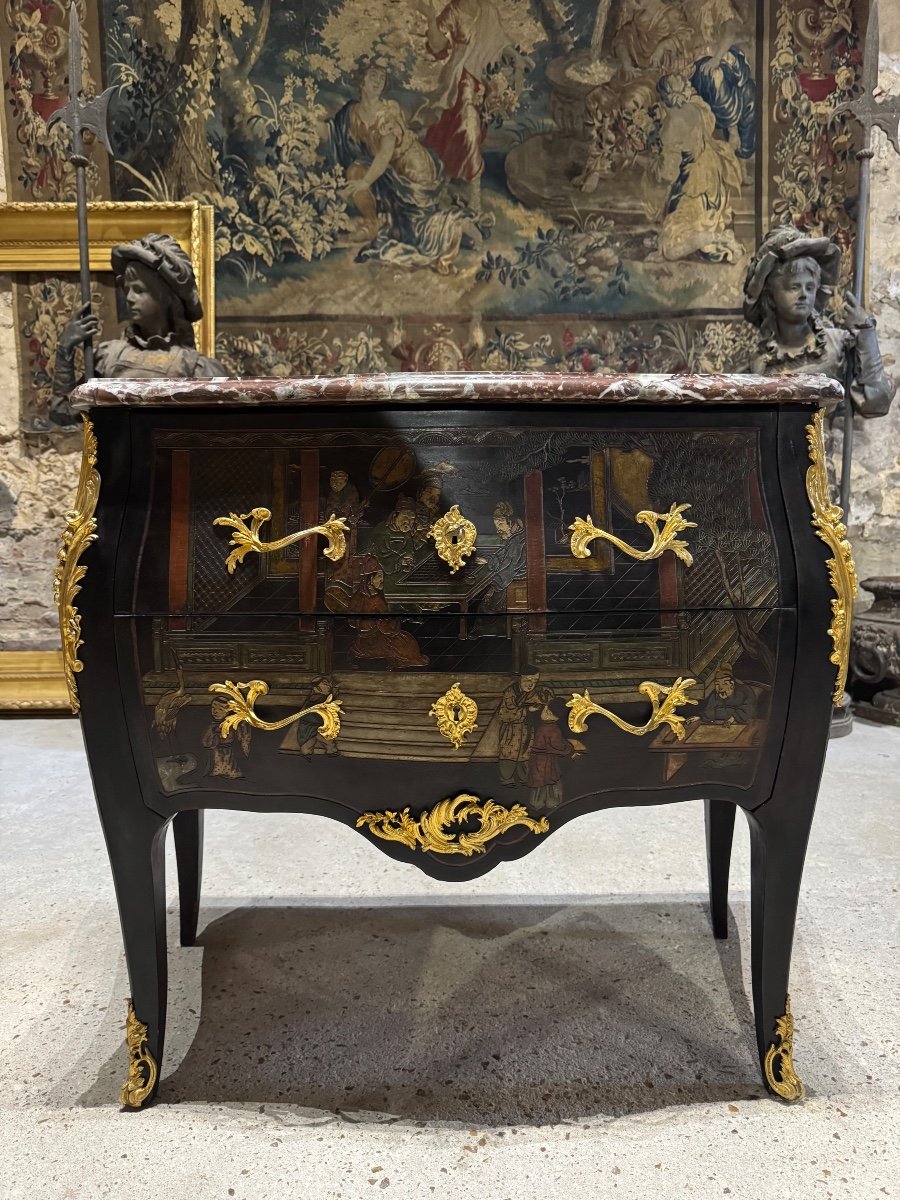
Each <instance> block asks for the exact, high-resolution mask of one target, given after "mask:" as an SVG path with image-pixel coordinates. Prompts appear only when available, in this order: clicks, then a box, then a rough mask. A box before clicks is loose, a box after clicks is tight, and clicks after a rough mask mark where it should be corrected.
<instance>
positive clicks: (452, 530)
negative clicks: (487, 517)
mask: <svg viewBox="0 0 900 1200" xmlns="http://www.w3.org/2000/svg"><path fill="white" fill-rule="evenodd" d="M477 533H478V531H477V529H476V528H475V526H474V525H473V524H472V522H471V521H470V520H468V518H466V517H464V516H463V515H462V513H461V512H460V511H459V505H458V504H454V505H453V507H452V508H451V509H450V511H449V512H447V513H445V514H444V515H443V516H442V517H441V519H440V520H439V521H435V523H434V524H433V525H432V527H431V528H430V529H429V530H428V536H429V537H430V538H434V548H435V549H436V550H437V552H438V554H439V555H440V556H441V558H442V559H443V560H444V562H445V563H449V564H450V574H451V575H455V574H456V572H457V571H458V570H459V568H460V567H461V566H462V565H463V562H464V560H465V559H467V558H468V557H469V555H470V554H471V553H472V551H473V550H474V549H475V538H476V536H477Z"/></svg>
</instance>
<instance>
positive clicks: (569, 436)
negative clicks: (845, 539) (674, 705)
mask: <svg viewBox="0 0 900 1200" xmlns="http://www.w3.org/2000/svg"><path fill="white" fill-rule="evenodd" d="M699 415H700V416H702V423H698V421H697V419H696V418H694V420H693V422H692V421H691V420H690V419H689V418H687V417H686V416H685V415H682V416H680V418H679V422H678V424H677V425H675V424H674V422H673V421H672V418H667V417H666V416H664V415H660V414H656V413H653V414H641V413H629V414H628V415H627V419H626V418H625V417H624V415H622V414H615V413H603V414H583V413H579V414H572V415H570V416H569V417H568V418H567V419H566V420H565V421H564V422H562V423H560V421H559V417H560V416H565V414H557V413H554V414H553V419H554V422H555V423H554V424H553V425H549V424H547V421H546V418H543V419H542V414H539V413H534V412H522V413H504V414H502V417H501V416H500V415H499V414H496V413H472V412H467V413H464V414H462V413H446V414H441V413H438V414H436V413H428V414H420V415H418V418H416V417H414V416H412V415H407V414H403V415H402V416H398V415H396V414H380V415H376V416H374V417H373V416H370V417H368V418H364V417H362V416H361V415H359V414H354V419H353V424H352V425H348V424H347V423H346V422H341V421H340V419H339V418H336V417H334V416H331V417H330V418H329V415H328V414H319V415H318V417H317V419H316V420H315V424H313V420H314V419H313V418H312V417H310V416H306V417H304V416H303V415H296V414H294V415H292V417H291V418H290V420H289V421H288V420H287V419H285V424H281V425H271V424H270V425H267V426H264V427H262V428H260V427H259V426H256V427H253V428H249V427H248V426H247V417H246V416H243V417H241V418H240V421H241V422H242V424H240V425H236V424H235V421H234V420H232V421H230V422H228V421H226V422H224V423H225V425H226V426H227V427H225V428H223V427H222V425H223V421H222V419H221V418H220V419H219V421H217V422H213V418H212V417H211V416H207V415H206V414H203V416H202V417H198V416H196V415H194V416H193V417H192V418H189V420H191V421H192V423H194V426H195V427H193V428H191V427H189V426H188V425H187V424H186V423H185V422H183V423H182V424H181V425H180V426H179V425H175V424H174V423H172V419H171V418H169V422H170V425H169V426H168V427H163V428H159V427H158V426H157V427H156V428H154V429H152V430H150V431H148V442H149V444H148V451H149V457H150V461H151V464H152V504H151V503H150V502H149V500H148V507H149V508H150V513H149V517H148V518H147V520H146V522H145V524H144V526H143V529H142V531H141V535H140V536H139V538H138V539H136V544H138V543H139V552H138V554H137V555H136V558H137V563H136V564H135V569H132V567H131V564H129V563H128V562H127V556H126V557H125V558H123V559H122V560H120V562H121V569H120V578H119V586H118V592H117V610H118V611H119V612H121V613H138V614H140V613H145V614H151V613H182V612H184V613H225V612H232V611H234V612H252V613H256V614H265V613H273V614H288V613H291V614H293V613H300V614H314V613H322V614H324V613H332V614H353V613H366V612H372V611H388V612H395V613H406V614H418V613H421V614H426V613H437V612H464V613H465V612H468V613H498V614H499V613H516V612H520V613H521V612H531V613H537V612H563V613H564V612H572V613H576V612H584V611H590V610H593V609H597V608H603V609H615V610H617V611H626V612H627V611H648V612H653V611H660V610H662V611H670V610H676V609H681V610H684V609H714V608H757V607H778V606H780V605H784V604H789V603H790V601H789V599H788V598H786V597H784V596H783V595H779V589H778V583H777V576H778V573H777V569H776V565H777V560H778V553H777V548H776V545H775V540H776V539H775V531H774V529H773V522H772V520H771V519H770V509H771V508H772V499H773V497H772V496H769V497H768V498H767V497H766V496H765V495H764V489H763V488H762V487H761V484H760V480H761V478H762V474H763V473H762V471H761V469H760V456H761V444H762V441H764V439H765V437H766V426H765V419H764V415H762V414H759V415H756V417H755V418H751V417H748V416H745V415H744V414H727V415H722V414H717V415H716V416H715V427H713V425H712V417H711V416H710V415H709V414H699ZM267 421H268V422H272V418H271V417H269V418H267ZM438 422H439V424H438ZM719 426H722V427H719ZM773 473H774V472H773ZM774 499H775V501H776V508H777V509H778V511H780V508H779V507H778V506H779V505H780V501H778V497H777V493H776V494H775V497H774ZM687 506H690V507H687ZM141 507H142V505H141V504H140V503H136V502H135V499H134V497H133V498H132V504H131V510H132V511H139V510H140V509H141ZM775 523H776V524H777V521H776V522H775ZM126 540H129V539H126ZM459 550H461V551H462V553H461V554H460V553H455V551H459Z"/></svg>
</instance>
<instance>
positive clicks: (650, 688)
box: [566, 677, 697, 742]
mask: <svg viewBox="0 0 900 1200" xmlns="http://www.w3.org/2000/svg"><path fill="white" fill-rule="evenodd" d="M696 682H697V680H696V679H682V678H680V677H679V678H678V679H676V680H675V682H674V683H673V684H672V686H671V687H663V685H662V684H661V683H652V682H650V681H645V682H644V683H642V684H641V686H640V687H639V688H638V691H639V692H642V693H643V695H645V696H646V697H647V699H648V700H649V701H650V707H651V712H650V719H649V720H648V721H647V723H646V725H632V724H630V722H628V721H623V720H622V718H621V717H619V716H617V715H616V714H615V713H614V712H610V710H609V709H608V708H603V707H602V705H600V704H595V703H594V702H593V700H592V699H591V694H590V692H588V691H587V690H586V691H585V693H584V695H583V696H582V695H579V694H578V692H575V693H573V695H572V699H571V700H567V701H566V708H568V709H570V710H571V711H570V713H569V728H570V729H571V730H572V732H573V733H584V731H585V729H587V719H588V717H591V716H594V714H599V715H600V716H601V717H607V718H608V719H609V720H610V721H612V723H613V724H614V725H618V727H619V728H620V729H624V730H625V732H626V733H633V734H635V736H636V737H642V736H643V735H644V734H645V733H651V732H652V731H653V730H654V729H658V728H659V726H660V725H668V726H669V728H670V729H671V730H672V732H673V733H674V734H675V736H676V737H677V738H678V740H679V742H681V741H684V732H685V731H684V721H685V719H684V717H683V716H682V715H681V714H680V713H677V712H676V711H675V709H676V708H678V706H679V705H681V704H696V703H697V701H696V700H693V699H692V698H691V697H690V696H689V695H688V694H687V689H688V688H690V687H694V685H695V684H696ZM660 701H662V702H660Z"/></svg>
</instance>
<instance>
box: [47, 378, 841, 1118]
mask: <svg viewBox="0 0 900 1200" xmlns="http://www.w3.org/2000/svg"><path fill="white" fill-rule="evenodd" d="M840 398H841V389H840V386H839V384H837V383H835V382H833V381H830V380H828V379H825V378H823V377H819V376H805V377H802V378H791V377H784V378H779V377H775V378H763V377H757V376H651V375H643V376H642V375H627V376H608V377H596V376H593V377H591V376H571V375H558V376H557V375H504V374H495V375H476V374H472V375H412V374H410V375H406V374H404V375H393V376H391V375H383V376H350V377H344V378H316V379H293V380H258V381H254V380H212V381H197V380H194V381H172V380H159V381H153V382H143V381H129V380H126V379H123V380H115V381H107V380H94V381H92V382H91V383H89V384H86V385H84V386H83V387H81V388H79V389H78V390H77V391H76V393H75V394H74V396H73V407H74V408H75V409H76V410H78V411H80V412H81V413H82V414H83V417H84V457H83V463H82V472H81V478H80V483H79V490H78V496H77V499H76V502H75V506H74V508H73V510H72V511H71V512H70V513H69V514H68V516H67V528H66V531H65V534H64V543H63V547H62V549H61V551H60V562H59V566H58V570H57V599H58V603H59V606H60V620H61V628H62V636H63V648H64V656H65V662H66V671H67V679H68V682H69V688H70V694H71V699H72V704H73V708H74V709H75V710H76V711H78V710H80V714H81V720H82V724H83V728H84V735H85V741H86V745H87V752H88V757H89V760H90V765H91V772H92V775H93V781H94V787H95V791H96V796H97V803H98V807H99V811H100V818H101V822H102V825H103V830H104V834H105V836H106V840H107V845H108V849H109V854H110V861H111V865H112V871H113V875H114V878H115V884H116V895H117V899H118V904H119V910H120V916H121V921H122V929H123V934H124V941H125V951H126V958H127V963H128V972H129V977H130V984H131V996H132V999H131V1002H130V1004H129V1011H128V1025H127V1040H128V1048H129V1056H130V1057H129V1071H128V1077H127V1080H126V1083H125V1086H124V1088H123V1091H122V1096H121V1100H122V1103H124V1104H126V1105H128V1106H131V1107H136V1108H137V1107H141V1106H143V1105H145V1104H147V1103H149V1102H150V1101H151V1100H152V1099H153V1097H154V1096H155V1095H156V1091H157V1088H158V1086H159V1072H160V1067H161V1064H162V1053H163V1040H164V1032H165V1015H166V945H165V889H164V885H163V861H164V854H163V847H164V839H165V833H166V829H167V827H168V825H169V823H170V822H171V824H172V826H173V830H174V837H175V848H176V854H177V861H178V880H179V890H180V899H181V940H182V943H184V944H190V943H191V942H192V941H193V940H194V937H195V934H196V928H197V918H198V909H199V899H200V867H201V855H202V842H203V837H202V815H203V810H204V809H206V808H234V809H247V810H256V811H266V812H271V811H283V812H305V813H317V814H321V815H325V816H329V817H333V818H334V819H336V820H338V821H341V822H343V823H344V824H345V825H347V826H348V827H349V828H350V829H351V830H355V831H358V832H359V834H360V835H362V836H363V837H365V838H366V839H368V841H369V842H370V843H371V845H372V847H373V850H374V849H379V850H383V851H384V852H385V853H387V854H389V855H391V856H392V857H394V858H396V859H399V860H401V861H403V862H406V863H409V864H412V865H416V866H418V867H420V868H421V869H422V870H423V871H425V872H427V873H428V874H429V875H431V876H434V877H435V878H438V879H441V880H453V881H457V882H459V883H460V884H464V883H465V882H466V881H467V880H470V879H473V878H475V877H476V876H478V875H481V874H483V873H485V872H486V871H489V870H491V869H492V868H493V867H494V866H496V865H497V864H499V863H501V862H505V861H509V860H511V859H515V858H520V857H522V856H523V855H526V854H528V853H529V852H530V851H531V850H535V849H538V848H539V847H540V846H541V845H542V844H543V843H544V842H545V841H546V839H547V838H548V837H551V836H552V835H553V833H554V831H555V830H557V829H559V828H561V827H562V826H563V825H564V824H565V823H566V822H568V821H570V820H572V819H573V818H575V817H578V816H580V815H581V814H584V813H588V812H594V811H597V810H600V809H604V808H609V807H613V806H618V807H621V806H630V805H648V804H660V803H669V802H672V801H676V800H696V799H702V800H703V801H704V802H705V806H706V822H707V851H708V860H709V879H710V897H711V911H712V924H713V930H714V933H715V934H716V936H717V937H725V936H726V933H727V890H728V869H729V859H730V851H731V842H732V832H733V824H734V814H735V810H736V808H737V807H740V808H742V809H744V811H745V812H746V814H747V817H748V821H749V824H750V831H751V844H752V981H753V1004H754V1011H755V1021H756V1036H757V1048H758V1054H759V1061H760V1066H761V1068H762V1074H763V1079H764V1081H765V1083H766V1086H767V1087H768V1088H769V1089H770V1090H771V1091H772V1092H773V1093H775V1094H776V1095H778V1096H781V1097H783V1098H784V1099H796V1098H797V1097H799V1096H800V1095H801V1094H802V1085H801V1084H800V1080H799V1079H798V1077H797V1074H796V1073H795V1070H794V1065H793V1020H792V1016H791V1009H790V1000H789V996H788V971H789V962H790V955H791V945H792V940H793V930H794V919H795V914H796V908H797V897H798V891H799V886H800V876H801V872H802V867H803V859H804V854H805V849H806V842H807V837H808V833H809V828H810V823H811V820H812V815H813V810H814V807H815V800H816V793H817V789H818V785H819V778H820V774H821V770H822V763H823V760H824V754H825V748H826V744H827V738H828V730H829V721H830V716H831V710H832V703H833V700H834V699H835V698H838V699H839V698H840V696H841V694H842V691H843V684H844V678H845V674H846V666H847V648H848V640H849V630H850V616H851V611H852V599H853V595H854V593H855V589H856V578H855V572H854V568H853V562H852V557H851V553H850V548H849V545H848V543H847V541H846V531H845V529H844V527H843V524H842V522H841V514H840V510H839V509H838V508H836V507H835V506H834V505H833V504H832V502H831V499H830V496H829V492H828V485H827V480H826V472H825V463H824V451H823V436H822V429H823V420H824V416H825V414H826V413H827V411H828V410H830V409H831V408H832V407H833V406H834V405H835V404H836V403H837V402H838V401H839V400H840ZM348 836H350V835H349V834H348ZM501 1036H502V1033H501V1032H500V1031H498V1037H501ZM610 1052H612V1051H610Z"/></svg>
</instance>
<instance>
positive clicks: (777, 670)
mask: <svg viewBox="0 0 900 1200" xmlns="http://www.w3.org/2000/svg"><path fill="white" fill-rule="evenodd" d="M673 616H674V618H675V620H674V622H673V623H670V621H669V618H670V617H673ZM278 620H279V621H281V622H284V621H285V619H282V618H278ZM226 621H227V619H226V618H222V619H221V621H220V622H217V621H216V619H211V620H210V621H209V622H208V623H204V625H203V626H202V627H198V626H195V627H193V628H190V629H187V628H181V627H180V624H181V623H180V622H179V621H178V620H177V619H174V618H125V617H123V618H118V621H117V623H118V626H119V638H118V644H119V648H120V654H121V655H127V657H128V659H129V670H128V671H126V672H123V673H124V674H125V675H126V678H131V679H133V681H134V687H135V695H134V696H133V697H132V700H133V703H131V704H129V706H128V708H129V712H130V722H131V728H132V734H133V739H134V742H135V746H136V749H137V750H138V752H139V753H140V755H141V757H142V759H143V761H144V762H145V763H146V764H147V769H146V770H145V772H144V774H145V780H146V781H147V787H148V796H147V798H148V802H149V803H152V804H153V805H154V806H155V807H159V797H161V796H162V797H165V798H169V803H171V804H172V805H174V807H177V806H178V804H177V799H176V798H177V797H180V796H183V795H184V794H185V793H197V792H199V793H202V794H205V795H208V796H209V800H208V802H209V803H211V804H223V803H224V804H226V805H227V804H228V803H229V802H230V801H229V799H228V797H230V796H234V797H235V804H236V806H237V797H241V799H242V802H243V801H245V800H246V797H247V796H248V795H249V796H254V795H255V796H259V797H263V796H269V797H271V796H279V795H281V796H296V795H297V794H305V795H310V796H315V797H319V798H322V799H325V800H328V801H332V802H334V803H337V804H341V805H344V806H346V807H350V808H354V807H356V808H358V809H359V810H360V811H366V810H367V809H369V808H371V807H372V806H373V805H375V806H379V805H380V806H382V807H393V808H397V807H403V806H404V805H406V804H413V805H415V804H416V802H417V800H418V799H419V797H421V803H422V804H423V805H427V804H431V803H434V802H436V801H437V800H439V799H441V798H443V797H445V796H448V795H450V794H452V793H453V792H454V789H456V790H457V791H469V792H473V793H474V794H476V795H479V796H494V795H496V794H498V793H499V794H502V795H503V796H505V797H508V798H509V799H511V800H512V801H515V802H519V803H522V804H525V805H526V807H527V808H528V810H529V812H532V811H535V812H544V813H547V812H551V811H556V810H557V809H559V808H561V807H563V806H564V805H565V804H566V803H568V802H569V801H575V800H578V799H580V798H584V797H585V796H587V795H596V794H603V793H607V792H609V793H613V792H616V791H621V790H622V789H642V790H644V791H647V792H648V793H651V792H652V791H653V790H654V789H660V788H677V787H679V786H681V785H682V784H689V783H690V784H696V783H697V782H698V781H700V780H703V781H710V782H719V783H721V784H723V785H724V786H729V787H737V788H742V789H746V788H750V787H755V786H760V777H761V776H760V772H761V769H762V768H761V764H764V760H765V757H766V748H767V747H768V746H770V745H774V744H775V742H776V741H777V740H778V738H777V726H778V722H779V709H780V707H782V706H783V698H782V697H781V695H780V693H781V691H782V690H785V689H783V688H782V686H781V683H780V680H781V677H782V676H783V675H787V674H789V671H790V663H791V661H792V658H793V645H794V627H795V620H794V613H793V612H792V611H791V610H780V609H776V610H754V611H749V610H748V611H743V612H734V611H725V610H709V611H702V612H690V613H677V614H655V620H654V622H653V623H652V625H651V627H645V628H629V627H628V626H627V624H623V623H621V622H620V623H619V624H618V625H616V622H615V620H614V615H611V614H606V616H605V617H603V618H602V619H597V620H594V619H593V618H588V617H586V616H581V617H579V618H577V619H573V618H571V617H568V618H558V617H554V616H553V615H548V616H543V617H536V616H531V617H522V618H509V617H508V616H506V615H503V616H502V617H498V618H497V619H496V622H495V625H485V624H480V623H479V620H476V619H473V618H469V619H460V618H459V617H449V618H447V619H438V618H426V619H422V620H415V619H414V620H412V621H404V622H403V623H401V622H399V621H396V620H395V619H393V618H384V619H375V618H367V619H366V620H364V621H363V620H361V619H354V620H352V621H337V620H332V619H328V620H322V621H319V622H314V623H313V626H312V628H309V629H304V628H299V627H298V622H297V620H296V618H295V619H293V620H292V621H287V622H286V624H285V625H284V627H276V628H272V627H271V621H269V622H268V623H267V622H263V621H260V622H259V625H258V627H257V628H256V629H249V628H247V627H246V625H245V627H244V628H243V629H242V630H240V631H238V630H235V629H231V630H229V629H228V628H227V625H226V624H225V622H226ZM592 621H593V625H591V622H592ZM610 626H612V627H610ZM257 681H258V682H257ZM678 681H681V682H680V683H679V682H678ZM260 684H262V685H263V686H259V685H260ZM645 684H647V685H650V686H649V687H646V686H644V687H642V685H645ZM673 688H674V690H670V689H673ZM454 689H456V690H454ZM576 697H578V699H575V698H576ZM579 717H580V718H581V719H579ZM682 735H683V736H682ZM361 770H362V773H361ZM763 774H764V771H763ZM186 799H187V798H185V802H186ZM195 802H197V801H196V798H195ZM199 802H200V803H205V802H207V801H204V800H202V799H201V800H200V801H199ZM250 807H252V805H250Z"/></svg>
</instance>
